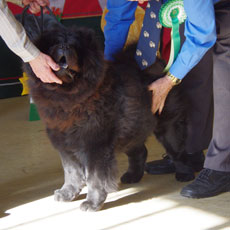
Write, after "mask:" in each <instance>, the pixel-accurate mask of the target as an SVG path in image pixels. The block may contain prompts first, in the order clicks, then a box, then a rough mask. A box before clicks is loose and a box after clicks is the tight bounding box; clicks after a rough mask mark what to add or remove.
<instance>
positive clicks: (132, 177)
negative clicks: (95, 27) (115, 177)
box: [121, 172, 144, 184]
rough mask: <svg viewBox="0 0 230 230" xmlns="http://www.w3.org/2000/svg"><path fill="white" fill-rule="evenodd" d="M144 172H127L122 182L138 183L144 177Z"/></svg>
mask: <svg viewBox="0 0 230 230" xmlns="http://www.w3.org/2000/svg"><path fill="white" fill-rule="evenodd" d="M143 174H144V173H131V172H126V173H125V174H124V175H123V176H122V177H121V182H122V183H123V184H132V183H137V182H139V181H140V180H141V178H142V177H143Z"/></svg>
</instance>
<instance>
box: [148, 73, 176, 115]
mask: <svg viewBox="0 0 230 230" xmlns="http://www.w3.org/2000/svg"><path fill="white" fill-rule="evenodd" d="M173 86H174V84H173V82H172V80H171V79H170V78H169V77H168V76H167V75H166V76H164V77H162V78H159V79H158V80H156V81H154V82H153V83H152V84H150V85H149V87H148V88H149V90H150V91H152V112H153V113H156V112H157V111H158V112H159V114H161V112H162V110H163V108H164V104H165V100H166V98H167V96H168V93H169V92H170V90H171V89H172V88H173Z"/></svg>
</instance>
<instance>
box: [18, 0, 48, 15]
mask: <svg viewBox="0 0 230 230" xmlns="http://www.w3.org/2000/svg"><path fill="white" fill-rule="evenodd" d="M22 3H23V5H24V6H27V5H30V8H29V10H30V12H31V13H33V14H37V13H38V12H40V10H41V8H40V6H43V7H44V6H49V4H50V2H49V0H22ZM44 12H46V9H44Z"/></svg>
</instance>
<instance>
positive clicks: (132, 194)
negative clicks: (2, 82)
mask: <svg viewBox="0 0 230 230" xmlns="http://www.w3.org/2000/svg"><path fill="white" fill-rule="evenodd" d="M28 112H29V99H28V97H17V98H10V99H2V100H0V230H16V229H17V230H19V229H20V230H37V229H39V230H41V229H55V230H59V229H60V230H61V229H65V230H72V229H73V230H78V229H79V230H109V229H118V230H131V229H132V230H135V229H156V230H168V229H172V230H174V229H175V230H185V229H186V230H227V229H228V230H229V229H230V205H229V204H230V193H225V194H222V195H219V196H216V197H213V198H207V199H200V200H193V199H187V198H184V197H181V196H180V194H179V192H180V190H181V188H182V187H183V186H184V185H186V183H180V182H177V181H176V180H175V178H174V175H173V174H168V175H158V176H153V175H147V174H146V175H144V178H143V179H142V181H141V182H140V183H138V184H134V185H122V184H120V187H119V190H118V191H117V192H114V193H111V194H109V196H108V198H107V200H106V202H105V205H104V207H103V209H102V210H101V211H99V212H97V213H85V212H82V211H80V209H79V206H80V203H81V202H82V201H83V200H84V199H85V197H86V193H87V190H86V189H85V190H83V192H82V195H80V197H79V199H78V200H76V201H74V202H70V203H59V202H55V201H54V200H53V191H54V190H55V189H57V188H59V187H60V186H61V185H62V183H63V171H62V167H61V163H60V159H59V156H58V153H57V152H56V151H55V150H54V149H53V148H52V146H51V144H50V143H49V141H48V139H47V137H46V134H45V128H44V126H43V124H42V123H41V121H36V122H29V121H28ZM147 147H148V150H149V157H148V160H153V159H159V158H160V157H161V155H162V153H164V150H163V148H162V147H161V146H160V144H159V143H158V142H157V141H156V140H155V139H154V137H150V138H149V140H148V141H147ZM118 164H119V171H120V175H121V174H122V173H124V172H125V170H126V168H127V159H126V156H125V155H123V154H120V155H119V156H118Z"/></svg>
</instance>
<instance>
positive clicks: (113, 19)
mask: <svg viewBox="0 0 230 230" xmlns="http://www.w3.org/2000/svg"><path fill="white" fill-rule="evenodd" d="M136 7H137V2H130V1H127V0H108V1H107V8H108V10H109V12H108V13H107V15H106V16H105V20H106V26H105V28H104V35H105V51H104V54H105V59H107V60H113V55H114V54H116V53H117V52H119V51H120V50H121V49H122V48H123V46H124V44H125V42H126V39H127V35H128V31H129V27H130V25H131V24H132V22H133V21H134V19H135V10H136Z"/></svg>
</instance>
